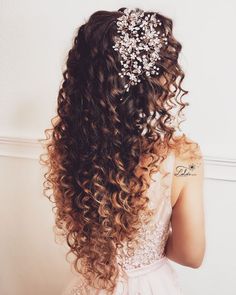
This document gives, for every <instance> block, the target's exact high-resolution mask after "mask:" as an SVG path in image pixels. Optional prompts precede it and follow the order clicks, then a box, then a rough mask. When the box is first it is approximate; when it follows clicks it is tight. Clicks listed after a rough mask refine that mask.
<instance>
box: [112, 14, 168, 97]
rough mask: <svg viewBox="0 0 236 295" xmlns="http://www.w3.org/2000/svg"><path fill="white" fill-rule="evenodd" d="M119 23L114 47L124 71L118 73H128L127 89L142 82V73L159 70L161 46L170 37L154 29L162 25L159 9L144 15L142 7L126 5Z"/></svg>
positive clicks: (152, 72)
mask: <svg viewBox="0 0 236 295" xmlns="http://www.w3.org/2000/svg"><path fill="white" fill-rule="evenodd" d="M116 25H117V33H118V36H115V38H114V43H115V44H114V45H113V46H112V47H113V48H114V50H116V51H118V52H119V53H120V56H121V60H120V63H121V72H119V73H118V75H119V76H120V77H124V76H128V77H129V78H128V80H129V81H128V83H127V84H125V86H124V87H125V89H126V91H127V92H128V91H129V89H130V85H137V84H138V83H139V82H141V80H140V79H139V76H140V75H142V74H143V73H145V74H146V76H150V75H151V74H153V75H158V74H159V69H160V68H159V67H158V66H157V64H156V62H157V61H158V60H160V59H161V57H160V55H159V52H160V48H161V47H162V46H163V43H164V44H167V38H166V36H165V34H164V33H163V34H161V32H160V31H158V30H157V29H155V28H156V27H157V26H158V25H159V26H161V25H162V23H161V21H160V20H159V19H157V18H156V13H153V14H152V15H150V14H147V15H146V16H145V17H144V11H143V10H142V9H139V8H136V9H135V10H131V9H129V8H126V9H125V10H124V14H123V15H122V16H120V17H118V18H117V21H116ZM138 31H140V32H138Z"/></svg>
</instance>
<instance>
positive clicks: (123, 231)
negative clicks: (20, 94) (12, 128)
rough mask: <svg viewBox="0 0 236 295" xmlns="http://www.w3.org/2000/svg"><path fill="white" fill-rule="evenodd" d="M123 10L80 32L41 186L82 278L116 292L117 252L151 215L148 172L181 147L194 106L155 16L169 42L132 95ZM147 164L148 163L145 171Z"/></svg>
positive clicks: (176, 48)
mask: <svg viewBox="0 0 236 295" xmlns="http://www.w3.org/2000/svg"><path fill="white" fill-rule="evenodd" d="M124 9H125V8H121V9H119V10H118V11H97V12H95V13H93V14H92V15H91V16H90V17H89V19H88V21H87V22H86V23H85V24H82V25H81V26H80V27H79V29H78V32H77V34H76V36H75V38H74V42H73V46H72V48H71V50H70V51H69V53H68V59H67V62H66V69H65V71H64V72H63V78H64V79H63V83H62V85H61V88H60V91H59V94H58V107H57V116H56V117H55V118H53V120H52V125H53V127H52V128H51V129H47V130H46V135H47V140H48V141H49V142H48V144H47V152H48V153H47V156H48V157H47V159H46V160H42V162H43V163H44V164H46V165H47V166H48V167H49V170H48V172H47V173H45V178H46V181H45V183H44V185H45V191H46V190H49V189H53V195H51V196H48V197H49V199H50V200H52V199H51V197H52V196H53V199H54V202H55V209H56V212H55V213H56V227H57V229H58V230H60V231H58V235H62V236H64V237H65V239H66V240H67V243H68V245H69V247H70V252H69V253H73V254H74V255H75V260H74V266H75V269H76V270H77V271H78V272H80V273H82V274H83V275H84V277H85V278H87V280H88V283H89V284H90V285H93V286H94V287H95V286H98V285H99V286H102V287H103V288H106V289H109V290H112V289H114V286H115V279H116V277H117V274H118V266H117V264H116V258H115V255H116V250H117V247H118V246H119V245H121V242H122V241H123V240H124V239H126V240H127V239H132V237H134V235H135V233H136V232H137V229H138V228H139V226H140V220H139V216H140V212H141V210H146V211H147V210H148V207H147V204H148V198H147V197H146V196H145V190H146V188H147V186H148V184H147V183H146V180H145V178H144V171H146V170H147V171H148V173H149V174H150V173H153V171H154V170H153V167H154V166H155V167H156V168H157V169H158V167H159V165H160V163H161V162H162V161H163V160H164V159H165V158H166V156H167V153H168V151H169V149H170V148H173V147H175V145H177V144H178V142H180V140H178V141H177V139H174V136H173V135H174V132H175V131H176V129H177V128H178V126H177V124H176V122H177V121H178V120H177V119H178V116H179V115H180V112H181V111H182V109H184V107H185V106H186V105H187V103H184V102H183V101H182V100H181V97H182V96H183V95H184V94H186V93H187V91H184V90H183V89H182V88H181V82H182V80H183V78H184V73H183V71H182V70H181V67H180V65H179V63H178V57H179V53H180V51H181V44H180V43H179V42H178V41H177V40H176V39H175V38H174V36H173V32H172V24H173V23H172V20H171V19H170V18H168V17H166V16H163V15H161V14H160V13H157V12H155V17H157V18H158V19H159V20H160V21H161V25H160V26H158V28H157V29H158V30H160V32H161V33H162V34H165V36H166V38H167V44H163V46H162V47H161V48H160V52H159V53H160V57H161V59H160V60H158V61H157V65H158V67H159V75H150V76H146V75H144V74H143V75H140V77H139V79H140V83H138V84H136V85H131V87H130V89H129V91H126V89H125V84H126V83H127V80H126V77H121V76H120V75H119V72H120V71H121V66H122V64H121V56H120V54H119V51H116V50H114V47H113V45H114V41H115V37H117V36H118V31H117V24H116V21H117V18H118V17H120V16H122V15H124ZM137 11H139V10H138V9H137ZM147 14H150V15H153V14H154V12H145V13H144V16H146V15H147ZM175 107H179V110H178V112H176V115H175V116H174V115H173V113H172V111H173V109H174V108H175ZM183 138H184V139H185V136H183ZM172 139H173V140H174V141H172ZM147 157H150V159H151V162H150V164H149V166H148V167H147V165H146V166H145V165H144V166H145V167H142V163H144V162H145V161H144V162H143V159H144V158H147ZM141 160H142V161H141ZM157 163H158V165H157ZM147 168H148V169H147ZM142 169H143V172H141V173H139V175H138V173H137V172H138V170H141V171H142ZM147 216H148V214H147ZM69 253H68V254H69ZM97 281H99V283H96V282H97Z"/></svg>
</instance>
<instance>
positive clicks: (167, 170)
mask: <svg viewBox="0 0 236 295" xmlns="http://www.w3.org/2000/svg"><path fill="white" fill-rule="evenodd" d="M174 166H175V152H174V151H171V152H170V153H169V155H168V157H167V158H166V159H165V163H164V171H163V172H164V174H163V175H162V177H161V188H162V194H163V197H164V199H165V200H166V201H167V203H168V207H169V208H170V209H171V210H172V205H171V188H172V181H173V174H174Z"/></svg>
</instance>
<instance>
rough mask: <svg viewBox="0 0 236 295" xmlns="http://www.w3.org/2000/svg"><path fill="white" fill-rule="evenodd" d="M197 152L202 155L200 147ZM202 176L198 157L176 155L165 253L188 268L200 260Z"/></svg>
mask: <svg viewBox="0 0 236 295" xmlns="http://www.w3.org/2000/svg"><path fill="white" fill-rule="evenodd" d="M188 140H190V139H189V138H188ZM198 153H199V154H200V155H201V156H202V154H201V150H200V148H198ZM203 180H204V168H203V160H202V159H201V160H195V161H191V162H190V161H189V160H183V159H180V158H179V157H176V159H175V169H174V175H173V182H172V189H171V202H172V208H173V212H172V217H171V227H172V231H171V233H170V235H169V238H168V241H167V244H166V256H167V257H168V258H169V259H171V260H173V261H175V262H177V263H179V264H182V265H184V266H189V267H192V268H197V267H199V266H200V265H201V264H202V261H203V258H204V253H205V224H204V207H203Z"/></svg>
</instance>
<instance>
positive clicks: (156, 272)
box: [61, 256, 183, 295]
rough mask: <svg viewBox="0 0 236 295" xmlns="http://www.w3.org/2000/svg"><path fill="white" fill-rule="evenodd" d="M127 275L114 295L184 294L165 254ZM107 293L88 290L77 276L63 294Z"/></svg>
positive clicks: (120, 281) (121, 279)
mask: <svg viewBox="0 0 236 295" xmlns="http://www.w3.org/2000/svg"><path fill="white" fill-rule="evenodd" d="M126 274H127V277H126V278H123V277H121V278H120V280H119V282H118V284H117V286H116V289H115V291H114V292H113V294H114V295H153V294H156V295H183V292H182V289H181V287H180V284H179V280H178V276H177V273H176V272H175V270H174V269H173V267H172V265H171V264H170V262H169V261H168V259H167V258H166V257H165V256H164V257H163V258H161V259H159V260H157V261H156V262H155V263H153V264H151V265H148V266H143V267H140V268H138V269H133V270H128V271H126ZM79 294H83V295H84V294H86V295H87V294H89V295H95V294H98V295H107V294H108V293H107V292H106V291H105V290H99V291H97V290H92V289H91V288H90V289H89V290H86V288H84V287H82V286H79V281H78V278H75V279H74V280H73V281H71V283H70V284H69V285H68V286H67V288H66V290H64V292H63V293H62V294H61V295H79Z"/></svg>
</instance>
